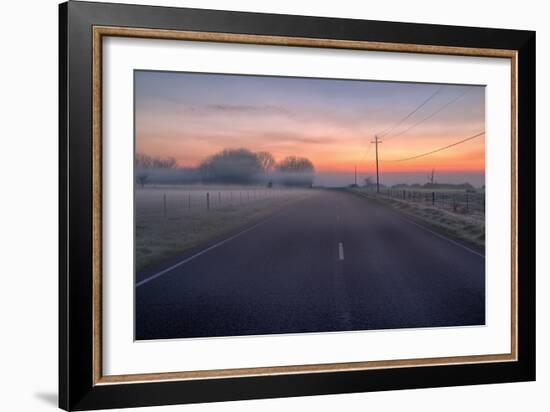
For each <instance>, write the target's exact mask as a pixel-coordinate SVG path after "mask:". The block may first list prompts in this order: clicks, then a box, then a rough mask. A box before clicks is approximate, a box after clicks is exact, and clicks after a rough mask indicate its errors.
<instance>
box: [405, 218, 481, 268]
mask: <svg viewBox="0 0 550 412" xmlns="http://www.w3.org/2000/svg"><path fill="white" fill-rule="evenodd" d="M402 219H403V220H406V221H407V222H409V223H412V224H413V225H415V226H417V227H419V228H420V229H424V230H425V231H426V232H429V233H431V234H432V235H435V236H437V237H438V238H441V239H443V240H446V241H447V242H449V243H452V244H453V245H456V246H459V247H461V248H462V249H464V250H467V251H468V252H471V253H473V254H474V255H477V256H479V257H481V258H483V259H485V255H482V254H481V253H478V252H476V251H475V250H473V249H470V248H469V247H467V246H464V245H463V244H461V243H458V242H455V241H454V240H452V239H449V238H448V237H446V236H443V235H440V234H439V233H437V232H434V231H433V230H430V229H428V228H427V227H425V226H423V225H421V224H418V223H416V222H415V221H413V220H411V219H408V218H406V217H403V216H402Z"/></svg>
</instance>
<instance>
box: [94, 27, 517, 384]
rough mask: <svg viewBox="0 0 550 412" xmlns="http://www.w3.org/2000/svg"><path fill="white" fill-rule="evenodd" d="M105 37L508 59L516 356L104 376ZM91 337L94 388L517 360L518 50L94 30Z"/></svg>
mask: <svg viewBox="0 0 550 412" xmlns="http://www.w3.org/2000/svg"><path fill="white" fill-rule="evenodd" d="M105 36H111V37H130V38H147V39H163V40H187V41H204V42H221V43H237V44H257V45H271V46H293V47H317V48H333V49H350V50H365V51H384V52H399V53H421V54H437V55H458V56H474V57H495V58H508V59H510V60H511V90H512V96H511V108H510V109H511V134H512V136H511V140H512V155H511V165H512V171H511V183H512V199H511V201H512V204H511V206H512V216H511V225H512V239H511V250H512V258H511V269H512V270H511V282H512V284H511V291H512V293H511V314H510V315H511V316H510V318H511V337H510V339H511V352H510V353H507V354H492V355H471V356H450V357H439V358H417V359H392V360H380V361H359V362H345V363H326V364H313V365H288V366H269V367H254V368H235V369H216V370H199V371H181V372H160V373H141V374H130V375H103V354H102V352H103V339H102V335H103V333H102V316H103V312H102V178H103V175H102V120H101V118H102V107H103V106H102V65H103V61H102V40H103V37H105ZM92 38H93V40H92V195H93V199H92V247H93V250H92V277H93V279H92V288H93V290H92V305H93V308H92V316H93V321H92V324H93V326H92V336H93V344H92V347H93V355H92V358H93V368H92V370H93V376H92V381H93V384H94V385H104V384H121V383H126V384H129V383H135V382H154V381H171V380H192V379H220V378H230V377H245V376H261V375H282V374H300V373H328V372H343V371H357V370H368V369H382V368H403V367H419V366H439V365H458V364H468V363H470V364H471V363H494V362H513V361H517V353H518V336H517V322H518V319H517V311H518V308H517V293H518V285H517V256H518V254H517V249H518V243H517V193H518V190H517V189H518V188H517V183H518V182H517V162H518V159H517V52H516V51H515V50H504V49H487V48H469V47H455V46H432V45H419V44H404V43H385V42H370V41H355V40H335V39H320V38H302V37H284V36H265V35H249V34H234V33H217V32H198V31H179V30H163V29H144V28H131V27H114V26H93V30H92Z"/></svg>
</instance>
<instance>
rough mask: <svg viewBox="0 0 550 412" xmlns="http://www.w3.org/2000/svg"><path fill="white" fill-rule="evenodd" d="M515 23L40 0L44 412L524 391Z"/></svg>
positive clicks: (530, 89) (527, 59) (529, 151)
mask: <svg viewBox="0 0 550 412" xmlns="http://www.w3.org/2000/svg"><path fill="white" fill-rule="evenodd" d="M534 154H535V33H534V32H530V31H515V30H504V29H486V28H471V27H454V26H438V25H425V24H409V23H393V22H379V21H363V20H351V19H350V20H348V19H332V18H317V17H305V16H288V15H269V14H255V13H242V12H227V11H214V10H199V9H181V8H167V7H149V6H134V5H119V4H107V3H86V2H74V1H71V2H68V3H64V4H62V5H60V259H59V261H60V283H59V290H60V294H59V295H60V311H59V313H60V357H59V358H60V382H59V391H60V398H59V399H60V407H61V408H63V409H66V410H88V409H101V408H114V407H132V406H148V405H163V404H176V403H191V402H214V401H224V400H237V399H253V398H268V397H288V396H303V395H316V394H331V393H347V392H359V391H379V390H392V389H404V388H425V387H438V386H451V385H470V384H482V383H497V382H516V381H527V380H534V379H535V258H534V255H535V248H534V242H535V240H534V239H535V217H534V216H535V214H534V208H535V203H534V198H535V188H534V180H535V178H534V176H535V172H534V170H535V155H534Z"/></svg>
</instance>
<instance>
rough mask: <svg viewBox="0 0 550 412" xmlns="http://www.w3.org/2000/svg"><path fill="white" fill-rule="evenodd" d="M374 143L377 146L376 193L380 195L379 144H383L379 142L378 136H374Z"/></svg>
mask: <svg viewBox="0 0 550 412" xmlns="http://www.w3.org/2000/svg"><path fill="white" fill-rule="evenodd" d="M371 143H374V144H375V145H376V193H380V173H379V170H378V143H382V142H381V141H380V140H378V136H374V142H371Z"/></svg>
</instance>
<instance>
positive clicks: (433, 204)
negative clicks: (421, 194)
mask: <svg viewBox="0 0 550 412" xmlns="http://www.w3.org/2000/svg"><path fill="white" fill-rule="evenodd" d="M432 207H435V192H432Z"/></svg>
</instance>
